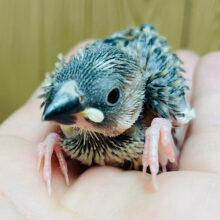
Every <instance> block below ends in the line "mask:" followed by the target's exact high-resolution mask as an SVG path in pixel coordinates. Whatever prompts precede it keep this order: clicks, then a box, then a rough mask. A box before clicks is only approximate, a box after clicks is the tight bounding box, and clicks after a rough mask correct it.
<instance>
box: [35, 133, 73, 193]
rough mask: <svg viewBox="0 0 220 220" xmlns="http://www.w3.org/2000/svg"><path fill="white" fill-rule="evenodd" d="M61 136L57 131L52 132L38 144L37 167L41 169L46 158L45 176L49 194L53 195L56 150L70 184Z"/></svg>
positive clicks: (67, 181) (62, 169)
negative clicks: (52, 183)
mask: <svg viewBox="0 0 220 220" xmlns="http://www.w3.org/2000/svg"><path fill="white" fill-rule="evenodd" d="M59 141H60V136H59V135H58V134H56V133H50V134H49V135H48V136H47V137H46V139H45V140H44V141H43V142H41V143H40V144H39V145H38V153H37V156H38V162H37V168H38V170H39V169H40V166H41V163H42V160H43V158H44V166H43V176H44V180H45V182H46V184H47V190H48V194H49V195H51V157H52V154H53V151H55V153H56V156H57V158H58V161H59V164H60V168H61V171H62V173H63V175H64V177H65V181H66V184H67V185H69V177H68V169H67V164H66V160H65V158H64V156H63V152H62V148H61V146H60V145H59Z"/></svg>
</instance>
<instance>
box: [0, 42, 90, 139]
mask: <svg viewBox="0 0 220 220" xmlns="http://www.w3.org/2000/svg"><path fill="white" fill-rule="evenodd" d="M91 42H93V41H92V40H90V41H84V42H82V43H80V44H78V45H76V46H75V47H74V48H73V49H72V50H70V51H69V52H68V54H67V56H66V59H67V60H68V58H69V57H70V56H71V55H73V54H75V53H76V52H77V50H78V48H79V47H85V45H86V44H87V43H91ZM41 87H42V85H41V86H40V87H39V88H38V89H37V90H36V91H35V92H34V94H33V95H32V96H31V98H30V99H29V100H28V101H27V103H26V104H25V105H24V106H22V107H21V108H20V109H18V110H17V111H16V112H15V113H14V114H12V115H11V116H10V117H9V118H8V119H6V121H4V122H3V123H2V125H1V127H0V135H15V136H19V137H22V138H25V139H26V140H29V141H32V142H35V143H39V142H40V141H42V140H43V139H45V137H46V136H47V134H48V133H50V132H56V131H57V130H58V129H59V128H58V125H57V124H56V123H54V122H42V121H41V116H42V113H43V109H40V105H41V103H42V100H40V99H39V98H38V97H39V95H41V94H42V89H41Z"/></svg>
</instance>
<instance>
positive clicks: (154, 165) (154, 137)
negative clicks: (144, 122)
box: [142, 118, 178, 189]
mask: <svg viewBox="0 0 220 220" xmlns="http://www.w3.org/2000/svg"><path fill="white" fill-rule="evenodd" d="M171 129H172V124H171V122H170V121H168V120H167V119H164V118H154V119H153V121H152V123H151V126H150V127H149V128H147V130H146V132H145V145H144V152H143V157H142V163H143V172H144V173H146V170H147V167H148V166H149V168H150V171H151V175H152V181H153V186H154V188H155V189H158V184H157V181H156V175H157V173H158V171H159V164H161V166H162V169H163V171H166V166H167V164H168V161H170V162H171V163H177V158H178V150H177V148H176V146H175V144H174V141H173V137H172V134H171Z"/></svg>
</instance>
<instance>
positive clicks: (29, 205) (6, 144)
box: [0, 136, 78, 219]
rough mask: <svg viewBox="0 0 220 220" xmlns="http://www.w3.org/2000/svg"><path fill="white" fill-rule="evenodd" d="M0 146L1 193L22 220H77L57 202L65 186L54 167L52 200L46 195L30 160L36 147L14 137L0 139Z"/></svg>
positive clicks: (43, 185) (56, 168) (41, 181)
mask: <svg viewBox="0 0 220 220" xmlns="http://www.w3.org/2000/svg"><path fill="white" fill-rule="evenodd" d="M32 145H33V146H32ZM0 146H1V147H0V173H1V177H0V194H1V195H4V196H5V198H7V200H8V201H10V203H11V204H13V206H14V207H15V208H16V211H17V212H18V213H21V215H22V216H24V218H25V219H44V218H45V216H51V219H78V218H75V215H74V214H72V213H69V212H68V211H66V210H65V209H63V207H61V205H60V203H59V199H60V198H61V197H62V195H63V194H64V193H65V191H66V190H67V187H66V184H65V183H64V181H63V176H62V175H61V174H60V171H59V167H57V166H53V173H54V178H53V180H52V184H53V187H54V191H53V193H52V195H51V197H49V196H48V194H47V190H46V186H45V184H44V182H43V178H42V177H41V176H40V173H39V172H37V171H36V165H37V161H36V160H33V158H35V154H36V152H35V149H36V145H35V144H32V143H31V142H29V141H26V140H23V139H21V138H17V137H12V136H10V137H7V136H4V137H3V136H1V137H0ZM72 181H74V177H73V176H71V183H72ZM24 207H25V208H24ZM0 216H1V214H0ZM1 219H2V218H1ZM3 219H7V218H3ZM12 219H17V218H12Z"/></svg>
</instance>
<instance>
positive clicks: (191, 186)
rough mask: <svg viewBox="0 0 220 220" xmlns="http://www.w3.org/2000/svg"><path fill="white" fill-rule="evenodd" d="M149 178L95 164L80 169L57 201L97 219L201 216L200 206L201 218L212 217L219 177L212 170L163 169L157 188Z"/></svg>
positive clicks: (89, 217) (215, 208)
mask: <svg viewBox="0 0 220 220" xmlns="http://www.w3.org/2000/svg"><path fill="white" fill-rule="evenodd" d="M150 181H151V180H150V175H147V174H146V176H143V175H141V172H136V171H127V172H123V171H121V170H120V169H116V168H112V167H96V168H93V169H89V170H88V171H87V172H85V173H83V174H82V175H81V176H80V178H79V179H78V180H77V181H76V182H75V184H74V185H72V186H71V187H69V188H68V190H67V191H66V193H65V194H64V197H63V199H62V201H61V202H62V205H63V207H66V208H68V209H69V210H70V211H72V212H73V213H78V214H79V215H80V216H82V217H83V218H85V219H97V220H99V219H105V218H106V216H108V217H109V219H163V220H166V219H180V218H179V217H180V216H184V218H183V219H203V217H204V207H206V209H207V210H209V211H208V212H207V215H206V217H207V218H205V219H213V218H212V217H211V216H215V215H216V214H217V213H219V204H218V200H219V196H220V188H219V186H218V184H220V179H219V177H218V176H217V175H215V174H206V173H202V172H168V173H163V174H161V175H158V182H159V184H160V185H159V190H158V191H157V192H155V191H154V190H153V189H152V187H151V184H150ZM210 183H211V184H210ZM204 198H205V199H204ZM91 201H92V202H91ZM97 207H99V208H98V209H97ZM192 207H193V208H192ZM192 216H193V218H192ZM217 216H218V215H217Z"/></svg>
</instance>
